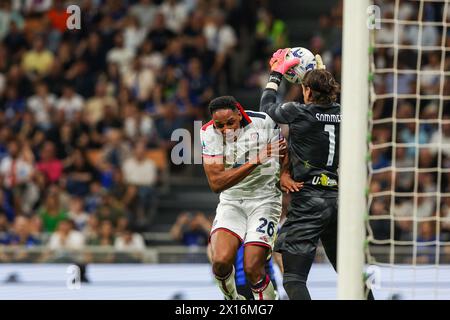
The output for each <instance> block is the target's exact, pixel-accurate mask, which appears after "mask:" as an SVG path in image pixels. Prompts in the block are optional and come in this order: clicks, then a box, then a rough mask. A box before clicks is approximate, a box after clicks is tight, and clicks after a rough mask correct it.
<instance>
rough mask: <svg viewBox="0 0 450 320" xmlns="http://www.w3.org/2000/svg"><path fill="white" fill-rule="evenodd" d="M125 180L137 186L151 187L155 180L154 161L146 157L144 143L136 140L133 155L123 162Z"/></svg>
mask: <svg viewBox="0 0 450 320" xmlns="http://www.w3.org/2000/svg"><path fill="white" fill-rule="evenodd" d="M123 173H124V178H125V181H126V182H127V183H128V184H131V185H135V186H139V187H153V186H154V185H155V183H156V180H157V169H156V165H155V163H154V162H153V161H152V160H150V159H148V158H147V157H146V148H145V143H143V142H138V143H137V144H136V146H135V149H134V155H133V157H131V158H128V159H127V160H125V162H124V164H123Z"/></svg>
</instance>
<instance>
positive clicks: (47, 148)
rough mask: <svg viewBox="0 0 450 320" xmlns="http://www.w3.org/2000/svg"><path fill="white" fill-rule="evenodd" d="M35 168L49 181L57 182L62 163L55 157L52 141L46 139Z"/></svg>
mask: <svg viewBox="0 0 450 320" xmlns="http://www.w3.org/2000/svg"><path fill="white" fill-rule="evenodd" d="M36 169H37V170H38V171H40V172H42V173H43V174H44V176H45V178H46V180H47V181H48V182H49V183H54V182H57V181H58V180H59V178H60V177H61V174H62V171H63V164H62V162H61V160H59V159H57V158H56V157H55V145H54V144H53V143H52V142H49V141H48V142H46V143H45V144H44V145H43V146H42V149H41V153H40V160H39V161H38V163H37V164H36Z"/></svg>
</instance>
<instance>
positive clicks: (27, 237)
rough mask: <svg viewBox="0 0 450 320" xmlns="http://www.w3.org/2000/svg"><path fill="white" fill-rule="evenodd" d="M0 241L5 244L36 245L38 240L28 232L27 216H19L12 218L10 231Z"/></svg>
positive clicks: (28, 222)
mask: <svg viewBox="0 0 450 320" xmlns="http://www.w3.org/2000/svg"><path fill="white" fill-rule="evenodd" d="M0 243H3V244H5V245H22V246H26V247H31V246H34V245H38V244H39V243H40V241H39V240H38V239H36V238H35V237H34V235H33V234H31V232H30V221H29V218H27V217H24V216H19V217H17V218H16V219H15V220H14V224H13V227H12V229H11V231H10V232H7V233H6V236H4V237H3V239H2V240H0Z"/></svg>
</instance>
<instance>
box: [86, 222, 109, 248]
mask: <svg viewBox="0 0 450 320" xmlns="http://www.w3.org/2000/svg"><path fill="white" fill-rule="evenodd" d="M114 241H115V237H114V226H113V224H112V222H111V221H110V220H103V221H102V222H100V226H99V231H98V233H97V234H96V235H95V237H92V238H91V239H90V240H89V243H88V244H89V245H99V246H113V245H114Z"/></svg>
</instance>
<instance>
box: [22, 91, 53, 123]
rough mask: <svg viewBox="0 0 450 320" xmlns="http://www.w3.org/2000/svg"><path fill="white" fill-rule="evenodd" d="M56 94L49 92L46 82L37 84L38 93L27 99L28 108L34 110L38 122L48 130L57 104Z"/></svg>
mask: <svg viewBox="0 0 450 320" xmlns="http://www.w3.org/2000/svg"><path fill="white" fill-rule="evenodd" d="M56 99H57V98H56V96H55V95H54V94H52V93H49V92H48V86H47V84H45V83H44V82H40V83H38V84H36V93H35V95H33V96H31V97H30V98H28V100H27V106H28V109H29V110H31V112H33V114H34V117H35V119H36V123H37V124H38V126H39V127H41V128H42V129H44V130H46V129H49V128H50V125H51V121H50V114H51V112H52V110H53V108H54V107H55V105H56Z"/></svg>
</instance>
